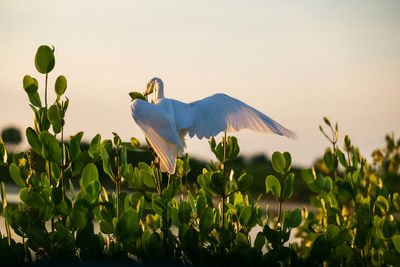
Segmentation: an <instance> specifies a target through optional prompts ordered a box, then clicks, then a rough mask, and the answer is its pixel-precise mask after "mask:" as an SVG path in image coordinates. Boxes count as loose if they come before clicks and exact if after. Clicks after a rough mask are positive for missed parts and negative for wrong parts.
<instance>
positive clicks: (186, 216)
mask: <svg viewBox="0 0 400 267" xmlns="http://www.w3.org/2000/svg"><path fill="white" fill-rule="evenodd" d="M190 215H191V210H190V206H189V204H188V203H187V202H184V201H182V202H181V203H180V204H179V211H178V216H179V221H180V222H181V223H189V220H190Z"/></svg>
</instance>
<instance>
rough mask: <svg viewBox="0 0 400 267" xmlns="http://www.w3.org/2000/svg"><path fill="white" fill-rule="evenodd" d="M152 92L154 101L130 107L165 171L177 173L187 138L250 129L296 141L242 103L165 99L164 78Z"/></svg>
mask: <svg viewBox="0 0 400 267" xmlns="http://www.w3.org/2000/svg"><path fill="white" fill-rule="evenodd" d="M151 93H153V102H154V104H152V103H149V102H146V101H144V100H141V99H136V100H134V101H133V103H132V105H131V111H132V117H133V119H134V120H135V122H136V123H137V124H138V125H139V127H140V129H141V130H142V132H143V133H144V135H145V137H146V138H147V140H148V141H149V143H150V145H151V146H152V148H153V149H154V151H155V152H156V154H157V156H158V157H159V159H160V169H161V171H162V172H169V173H171V174H173V173H174V172H175V165H176V157H177V156H178V155H180V154H182V153H183V150H184V148H185V147H186V144H185V139H184V138H185V135H186V134H189V136H190V137H193V136H194V135H196V136H197V137H198V138H199V139H202V138H203V137H205V138H207V139H208V138H210V137H212V136H215V135H217V134H218V133H220V132H237V131H239V130H241V129H250V130H253V131H257V132H264V133H274V134H278V135H283V136H287V137H289V138H292V139H294V138H295V136H296V135H295V133H294V132H292V131H290V130H288V129H286V128H285V127H283V126H282V125H280V124H279V123H277V122H276V121H274V120H272V119H271V118H269V117H268V116H266V115H264V114H263V113H261V112H260V111H258V110H256V109H255V108H252V107H250V106H248V105H246V104H245V103H243V102H242V101H240V100H237V99H235V98H233V97H230V96H228V95H225V94H215V95H212V96H210V97H206V98H204V99H202V100H198V101H195V102H192V103H188V104H186V103H183V102H180V101H178V100H175V99H169V98H165V97H164V85H163V82H162V81H161V79H159V78H153V79H151V80H150V82H148V84H147V89H146V91H145V92H144V94H143V95H144V96H147V95H149V94H151Z"/></svg>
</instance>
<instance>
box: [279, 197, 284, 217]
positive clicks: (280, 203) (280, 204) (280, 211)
mask: <svg viewBox="0 0 400 267" xmlns="http://www.w3.org/2000/svg"><path fill="white" fill-rule="evenodd" d="M282 203H283V200H282V199H281V198H279V211H278V222H281V214H282Z"/></svg>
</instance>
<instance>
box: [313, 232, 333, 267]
mask: <svg viewBox="0 0 400 267" xmlns="http://www.w3.org/2000/svg"><path fill="white" fill-rule="evenodd" d="M330 252H331V243H330V242H329V240H327V239H326V237H325V236H324V234H322V235H320V236H318V237H317V238H316V239H315V241H314V243H313V244H312V247H311V252H310V258H311V259H313V260H314V261H317V262H321V263H322V262H323V261H325V260H327V259H328V257H329V254H330Z"/></svg>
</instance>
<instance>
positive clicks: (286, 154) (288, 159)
mask: <svg viewBox="0 0 400 267" xmlns="http://www.w3.org/2000/svg"><path fill="white" fill-rule="evenodd" d="M283 157H284V158H285V168H284V171H285V172H288V171H290V168H291V165H292V156H291V155H290V153H289V152H283Z"/></svg>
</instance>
